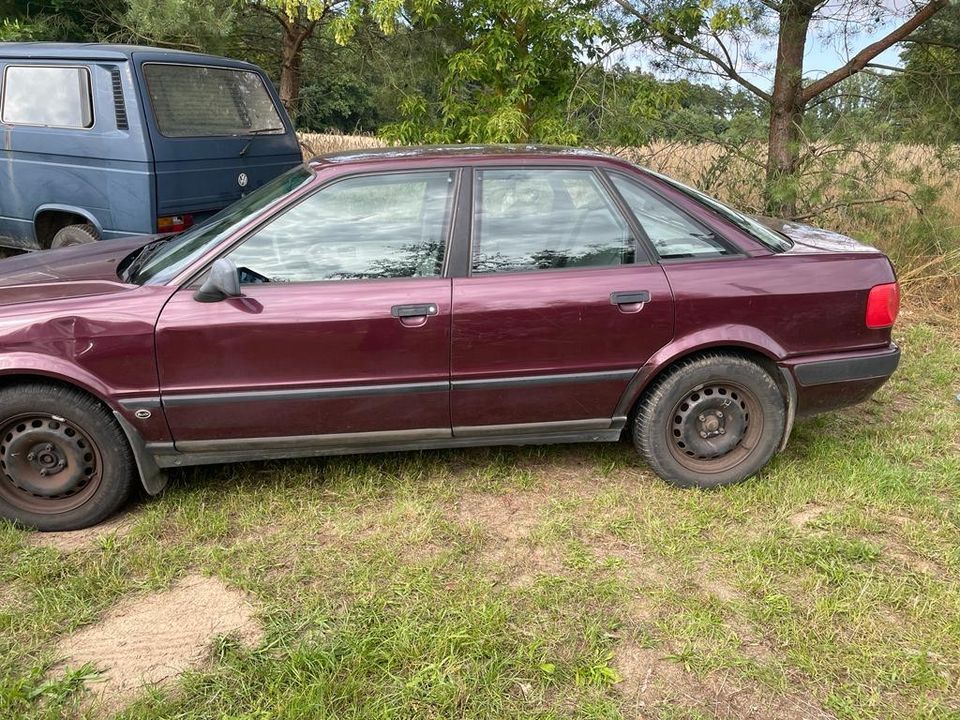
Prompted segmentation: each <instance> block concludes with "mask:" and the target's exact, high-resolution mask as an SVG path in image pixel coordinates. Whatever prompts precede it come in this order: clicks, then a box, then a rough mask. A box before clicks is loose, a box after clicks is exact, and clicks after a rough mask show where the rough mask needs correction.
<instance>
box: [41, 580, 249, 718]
mask: <svg viewBox="0 0 960 720" xmlns="http://www.w3.org/2000/svg"><path fill="white" fill-rule="evenodd" d="M262 634H263V630H262V628H261V627H260V625H259V623H258V622H257V620H256V619H255V618H254V611H253V608H252V607H251V605H250V604H249V603H248V602H247V600H246V598H245V596H244V595H243V593H241V592H239V591H237V590H232V589H230V588H228V587H227V586H226V585H224V584H223V583H222V582H221V581H220V580H217V579H215V578H207V577H203V576H200V575H190V576H188V577H186V578H184V579H182V580H181V581H179V582H178V583H177V584H175V585H174V586H173V587H171V588H170V589H169V590H165V591H163V592H159V593H154V594H151V595H147V596H144V597H138V598H135V599H132V600H129V601H125V602H123V603H121V604H119V605H117V606H116V607H114V608H113V609H112V610H110V611H109V612H108V613H107V614H106V616H105V617H104V618H103V619H102V620H101V621H100V622H99V623H97V624H96V625H91V626H89V627H85V628H83V629H81V630H79V631H78V632H76V633H74V634H73V635H71V636H70V637H67V638H64V639H63V640H62V641H61V642H60V644H59V645H58V647H57V650H58V652H59V654H60V655H61V656H63V657H64V658H65V659H64V661H63V663H62V664H61V665H60V666H59V667H58V669H59V670H62V669H63V668H65V667H67V666H70V667H78V666H80V665H83V664H84V663H91V664H93V665H94V666H95V667H96V668H97V669H98V670H100V671H102V673H103V675H102V676H101V678H102V682H97V683H95V684H93V685H92V687H91V688H90V689H91V690H92V691H93V692H94V693H95V695H96V698H97V702H98V703H99V704H100V705H101V707H102V708H103V709H104V710H106V711H115V710H117V709H119V708H121V707H123V706H124V705H125V704H127V703H128V702H130V701H131V700H133V699H134V698H135V697H136V696H137V695H139V694H140V692H141V691H142V690H143V689H144V688H146V687H149V686H153V685H158V684H162V683H164V682H168V681H171V680H173V679H175V678H176V677H177V676H178V675H180V674H182V673H183V672H184V671H186V670H188V669H191V668H194V667H198V666H199V665H200V664H202V662H203V661H204V659H205V658H206V656H207V652H208V648H209V645H210V642H211V641H212V640H213V639H214V638H215V637H217V636H222V635H235V636H237V637H239V639H240V640H241V641H242V642H243V643H244V644H246V645H250V646H254V645H256V644H258V643H259V642H260V639H261V637H262ZM55 672H56V670H55Z"/></svg>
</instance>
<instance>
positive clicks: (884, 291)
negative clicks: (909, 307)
mask: <svg viewBox="0 0 960 720" xmlns="http://www.w3.org/2000/svg"><path fill="white" fill-rule="evenodd" d="M899 312H900V286H899V285H897V283H886V284H885V285H874V286H873V287H872V288H870V294H869V295H867V327H868V328H870V329H871V330H879V329H880V328H888V327H893V324H894V323H895V322H896V321H897V313H899Z"/></svg>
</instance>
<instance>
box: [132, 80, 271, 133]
mask: <svg viewBox="0 0 960 720" xmlns="http://www.w3.org/2000/svg"><path fill="white" fill-rule="evenodd" d="M143 76H144V78H145V80H146V84H147V93H148V94H149V96H150V104H151V106H152V107H153V115H154V118H155V119H156V122H157V129H158V130H159V131H160V133H161V134H162V135H164V136H166V137H216V136H223V135H251V134H258V133H262V134H271V133H278V134H279V133H284V132H286V128H285V127H284V125H283V121H282V120H281V119H280V115H279V113H278V112H277V108H276V105H274V102H273V98H272V97H270V93H269V92H268V91H267V88H266V86H265V85H264V82H263V78H261V77H260V75H259V74H258V73H255V72H252V71H249V70H237V69H233V68H224V67H208V66H202V65H170V64H165V63H144V65H143Z"/></svg>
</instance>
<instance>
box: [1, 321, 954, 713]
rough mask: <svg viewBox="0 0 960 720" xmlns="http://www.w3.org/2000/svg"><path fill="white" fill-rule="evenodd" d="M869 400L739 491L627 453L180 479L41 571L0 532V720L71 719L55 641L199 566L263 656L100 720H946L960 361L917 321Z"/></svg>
mask: <svg viewBox="0 0 960 720" xmlns="http://www.w3.org/2000/svg"><path fill="white" fill-rule="evenodd" d="M897 334H898V340H899V341H900V342H901V343H902V345H903V347H904V350H905V356H904V362H903V365H902V367H901V370H900V371H899V372H898V373H897V375H896V376H895V378H894V379H893V380H892V381H891V382H890V383H889V384H888V385H886V386H885V387H884V388H883V389H882V390H881V391H880V392H879V393H878V395H877V396H876V398H875V399H874V400H872V401H870V402H869V403H867V404H865V405H863V406H860V407H857V408H852V409H850V410H847V411H843V412H838V413H833V414H829V415H826V416H823V417H820V418H816V419H812V420H808V421H804V422H801V423H800V424H799V425H798V426H797V428H796V431H795V434H794V437H793V441H792V443H791V445H790V446H789V447H788V449H787V450H786V451H785V452H784V453H783V454H781V455H780V456H778V457H777V458H776V459H775V461H774V462H773V463H772V464H771V465H770V467H769V468H768V469H766V470H765V471H764V472H763V473H762V474H761V475H760V476H758V477H757V478H755V479H753V480H751V481H750V482H748V483H746V484H743V485H740V486H736V487H731V488H726V489H723V490H721V491H717V492H708V493H703V492H688V491H679V490H675V489H673V488H671V487H669V486H667V485H665V484H663V483H662V482H660V481H659V480H657V479H656V478H654V477H653V476H652V475H651V474H650V472H649V471H648V470H647V468H646V467H645V466H644V465H643V464H642V463H641V462H640V461H639V459H638V458H637V456H636V455H635V453H634V452H633V450H632V448H631V447H630V446H629V445H628V444H626V443H623V444H619V445H598V446H579V445H578V446H567V447H562V446H561V447H536V448H526V449H496V448H494V449H484V450H467V451H445V452H439V451H438V452H421V453H414V454H406V455H381V456H369V457H352V458H335V459H330V460H327V461H303V462H271V463H260V464H252V465H246V466H240V465H237V466H222V467H213V468H206V469H201V470H195V471H190V472H183V473H182V474H179V475H177V476H175V477H174V478H173V484H172V486H171V487H170V488H169V489H168V491H167V492H166V493H165V494H164V495H163V496H161V497H160V498H158V499H155V500H152V501H149V502H145V503H143V504H141V505H140V506H139V507H137V508H135V509H134V510H133V511H132V513H131V515H130V521H131V524H130V526H129V529H128V530H127V531H125V532H118V533H115V534H107V535H105V536H103V537H101V538H100V539H98V540H96V541H95V542H92V543H90V544H88V545H87V546H86V547H84V548H82V549H80V550H77V551H75V552H72V553H69V554H63V553H61V552H58V551H57V550H55V549H52V548H49V547H41V546H38V545H37V544H36V542H35V539H34V537H33V535H31V533H28V532H25V531H22V530H19V529H16V528H14V527H12V526H10V525H0V717H4V718H24V719H29V718H61V717H71V716H75V715H79V716H83V715H85V714H86V715H94V714H95V713H96V711H95V710H94V709H91V708H90V707H89V706H88V705H86V704H85V703H84V702H83V699H84V697H85V693H86V690H85V688H91V687H94V686H95V683H96V681H97V679H98V674H97V671H98V670H104V669H105V668H94V667H79V668H72V669H71V670H70V671H69V672H68V673H67V674H66V676H64V677H62V678H60V677H59V676H53V677H51V676H50V673H49V672H48V671H49V669H50V668H51V667H52V666H53V665H54V664H55V662H56V661H57V658H56V651H55V647H56V641H57V639H58V638H60V637H62V636H64V635H67V634H69V633H70V632H71V631H73V630H75V629H76V628H78V627H80V626H83V625H87V624H90V623H95V622H97V619H98V618H99V617H100V616H102V614H103V613H104V612H105V611H107V610H108V609H109V608H110V607H112V606H115V605H116V604H117V603H118V602H119V601H120V600H121V599H124V598H129V597H135V596H138V595H143V594H146V593H149V592H151V591H154V590H158V589H162V588H166V587H169V586H170V585H171V584H172V583H173V582H174V581H175V580H176V579H177V578H180V577H183V576H184V575H186V574H188V573H194V572H199V573H202V574H208V575H212V576H216V577H219V578H221V579H222V580H223V581H224V582H226V583H227V584H228V585H230V586H232V587H235V588H239V589H242V590H244V591H246V592H247V593H249V596H250V597H251V599H252V601H253V602H254V603H255V605H256V607H257V612H258V615H259V617H260V619H261V620H262V622H263V624H264V626H265V630H266V635H265V639H264V641H263V643H262V644H261V645H260V646H259V647H257V648H246V647H244V646H242V645H240V644H239V643H237V642H235V641H234V640H232V639H231V638H222V639H220V640H219V641H217V642H216V643H215V644H214V646H213V647H212V649H211V651H210V656H209V658H208V659H207V661H206V662H205V663H204V664H203V665H201V666H200V667H199V668H198V670H197V671H196V672H193V673H190V674H188V675H187V676H185V677H184V678H182V679H181V680H180V681H179V683H176V684H174V685H173V686H170V687H167V688H165V689H156V690H152V691H150V692H148V693H146V694H144V695H143V696H142V697H141V698H140V699H139V700H138V701H136V702H135V703H134V704H133V705H132V706H130V707H128V708H127V709H126V710H124V711H123V712H122V713H121V715H120V717H124V718H130V719H133V718H142V719H144V720H146V719H153V718H171V717H176V718H181V719H183V720H186V719H190V718H196V719H198V720H199V719H200V718H204V719H206V718H214V717H215V718H225V719H226V718H245V719H257V720H260V719H263V720H265V719H266V718H290V719H293V718H338V719H341V718H414V717H415V718H450V717H461V718H481V717H510V718H544V719H545V718H619V717H637V716H640V715H642V716H643V717H651V718H680V717H683V718H690V717H703V718H711V717H760V718H793V717H801V716H803V717H819V716H821V715H824V716H835V717H839V718H881V717H883V718H888V717H904V718H958V717H960V700H958V698H960V686H958V678H960V510H958V508H960V504H958V497H960V402H958V401H957V400H956V399H955V396H956V394H957V393H958V392H960V386H958V385H957V382H958V381H957V378H958V377H960V342H958V338H957V335H956V330H955V328H951V327H950V326H938V325H933V324H927V323H924V322H921V321H919V320H916V319H915V320H914V321H912V322H910V323H908V324H906V325H904V327H903V328H902V329H901V330H899V331H898V333H897Z"/></svg>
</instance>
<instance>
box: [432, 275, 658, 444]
mask: <svg viewBox="0 0 960 720" xmlns="http://www.w3.org/2000/svg"><path fill="white" fill-rule="evenodd" d="M642 290H646V291H647V292H649V293H650V302H648V303H646V304H645V306H644V307H643V308H641V309H635V308H628V310H629V312H624V311H622V310H621V309H620V308H618V306H616V305H612V304H611V302H610V295H611V294H612V293H614V292H637V291H642ZM453 307H454V312H453V354H452V357H453V367H452V374H453V380H454V381H455V382H456V381H458V380H477V379H490V378H498V377H516V376H521V375H552V374H565V373H597V372H609V371H617V370H636V369H637V368H639V367H640V366H641V365H643V363H644V362H645V361H646V360H647V358H649V357H650V356H651V355H652V354H653V353H654V352H656V351H657V350H658V349H659V348H661V347H663V346H664V345H665V344H667V343H668V342H669V341H670V339H671V337H672V336H673V297H672V296H671V293H670V286H669V285H668V284H667V278H666V276H665V275H664V273H663V270H662V268H660V266H658V265H652V266H649V265H648V266H643V265H634V266H625V267H620V268H599V269H592V270H580V269H578V270H553V271H543V272H529V273H499V274H491V275H480V276H476V277H472V278H455V279H454V281H453ZM629 379H630V378H629V376H628V377H626V378H625V379H623V380H618V381H613V382H611V381H600V382H598V381H596V380H595V379H592V378H584V379H583V380H582V381H577V382H564V383H562V384H556V385H550V384H547V385H532V386H530V387H527V388H525V387H523V386H516V387H511V388H509V389H508V390H504V389H503V388H496V387H493V388H487V389H483V388H479V389H477V388H468V389H459V388H458V387H457V386H456V385H454V390H453V394H452V401H451V407H452V412H453V425H454V427H458V426H463V425H497V424H511V423H533V422H552V421H561V420H582V419H590V418H604V417H606V418H609V417H611V416H612V415H613V410H614V408H615V407H616V405H617V402H618V400H619V399H620V396H621V395H622V394H623V391H624V389H625V388H626V386H627V383H628V382H629Z"/></svg>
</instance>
